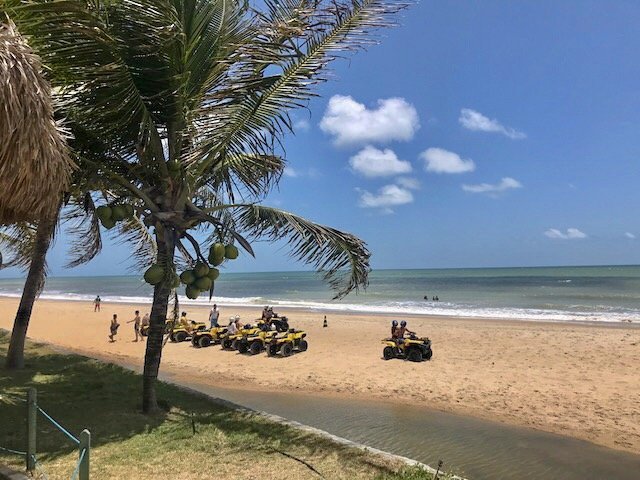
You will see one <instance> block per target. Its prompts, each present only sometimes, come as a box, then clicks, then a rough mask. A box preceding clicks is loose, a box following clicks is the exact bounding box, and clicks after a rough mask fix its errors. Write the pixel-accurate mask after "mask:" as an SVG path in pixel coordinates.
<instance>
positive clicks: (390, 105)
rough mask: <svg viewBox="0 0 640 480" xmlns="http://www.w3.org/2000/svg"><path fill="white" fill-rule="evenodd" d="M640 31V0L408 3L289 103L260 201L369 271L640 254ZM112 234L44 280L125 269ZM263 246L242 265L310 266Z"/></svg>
mask: <svg viewBox="0 0 640 480" xmlns="http://www.w3.org/2000/svg"><path fill="white" fill-rule="evenodd" d="M639 23H640V3H639V2H635V1H622V0H617V1H615V2H611V1H604V0H603V1H589V0H580V1H568V0H564V1H562V2H556V1H539V0H538V1H519V2H512V1H483V2H471V1H449V2H435V1H423V2H421V3H420V4H418V5H414V6H413V7H412V8H411V9H409V10H408V11H406V12H405V13H404V14H403V15H402V18H401V26H400V27H398V28H395V29H392V30H387V31H384V32H383V35H382V43H381V44H380V45H378V46H374V47H371V48H370V49H369V50H368V51H366V52H361V53H359V54H357V55H355V56H354V57H353V58H351V61H349V62H346V61H340V62H338V63H336V64H335V65H334V74H333V79H332V81H330V82H329V83H327V84H324V85H323V86H322V87H321V88H320V89H319V91H320V93H321V97H320V98H318V99H314V101H312V102H311V104H310V105H309V111H299V112H296V113H294V119H295V120H296V124H297V127H298V128H297V131H296V135H295V136H291V137H290V138H288V139H287V141H286V144H285V145H286V153H287V158H288V160H289V162H290V163H289V165H290V170H289V171H288V172H287V173H288V175H286V176H285V177H284V178H283V179H282V182H281V184H280V188H279V190H277V191H275V192H273V194H271V195H270V197H269V199H268V200H267V201H266V202H265V203H266V204H274V205H277V206H279V207H281V208H284V209H287V210H291V211H294V212H296V213H300V214H302V215H304V216H307V217H309V218H311V219H313V220H315V221H318V222H322V223H326V224H329V225H332V226H335V227H338V228H341V229H345V230H348V231H350V232H352V233H355V234H357V235H359V236H360V237H361V238H363V239H364V240H366V241H367V243H368V245H369V248H370V250H371V251H372V253H373V257H372V265H373V267H374V268H430V267H485V266H521V265H523V266H527V265H581V264H638V263H640V220H639V216H638V212H639V211H640V190H639V189H638V184H639V180H640V178H639V170H638V167H637V165H638V157H639V156H640V135H639V133H640V62H638V60H637V52H638V51H639V50H640V33H639V32H638V30H637V25H638V24H639ZM635 236H638V238H637V239H636V238H634V237H635ZM110 243H113V242H108V243H107V245H106V246H105V250H104V253H103V254H102V255H101V256H100V257H99V258H97V259H95V260H94V261H93V262H92V263H90V264H89V265H87V266H84V267H82V268H78V269H76V270H73V271H65V270H63V269H62V268H61V265H62V263H63V261H64V259H63V257H64V250H65V248H64V244H65V238H64V236H60V237H58V240H57V244H56V247H55V248H54V250H53V252H52V254H51V256H50V259H49V263H50V265H51V270H52V273H53V274H54V275H60V274H65V275H98V274H119V273H127V272H128V261H127V257H128V252H127V248H126V247H123V246H114V245H112V244H110ZM257 253H258V256H257V259H255V260H254V259H248V258H241V259H240V260H239V261H237V262H236V264H235V269H237V271H269V270H297V269H303V268H305V267H304V265H302V264H296V263H293V262H291V261H290V260H289V259H288V258H287V256H286V251H285V250H282V249H281V247H280V246H269V245H258V246H257ZM0 275H2V276H4V277H6V276H15V272H11V271H7V272H3V273H2V274H0Z"/></svg>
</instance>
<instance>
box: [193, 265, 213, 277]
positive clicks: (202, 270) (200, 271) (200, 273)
mask: <svg viewBox="0 0 640 480" xmlns="http://www.w3.org/2000/svg"><path fill="white" fill-rule="evenodd" d="M193 273H195V274H196V277H198V278H202V277H206V276H207V273H209V265H207V264H206V263H203V262H198V263H197V264H196V267H195V268H194V269H193Z"/></svg>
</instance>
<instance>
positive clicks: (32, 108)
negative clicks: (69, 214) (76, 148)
mask: <svg viewBox="0 0 640 480" xmlns="http://www.w3.org/2000/svg"><path fill="white" fill-rule="evenodd" d="M42 71H43V67H42V64H41V62H40V58H39V57H38V56H37V55H35V54H34V53H33V51H32V50H31V49H30V48H29V45H27V43H26V41H25V40H24V38H22V37H21V36H20V34H19V33H18V31H17V29H16V27H15V25H14V24H13V23H12V22H11V21H9V20H6V19H4V20H3V19H2V18H1V17H0V225H3V224H9V223H15V222H18V221H34V220H38V219H39V218H42V217H43V216H46V215H49V214H51V213H52V212H53V211H55V210H56V209H57V207H58V205H59V202H60V195H61V192H62V191H64V190H65V189H66V188H67V187H68V183H69V179H70V175H71V171H72V169H73V162H72V160H71V158H70V154H69V149H68V147H67V144H66V140H65V134H64V131H63V129H62V128H61V126H60V125H59V124H58V123H57V122H56V121H55V120H54V112H53V103H52V98H51V86H50V85H49V83H48V82H47V81H46V80H45V79H44V77H43V74H42Z"/></svg>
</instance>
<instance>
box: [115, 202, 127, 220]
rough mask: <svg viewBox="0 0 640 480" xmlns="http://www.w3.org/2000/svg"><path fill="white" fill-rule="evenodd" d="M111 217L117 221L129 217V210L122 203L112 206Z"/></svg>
mask: <svg viewBox="0 0 640 480" xmlns="http://www.w3.org/2000/svg"><path fill="white" fill-rule="evenodd" d="M111 218H113V219H114V220H115V221H116V222H119V221H121V220H124V219H125V218H127V210H126V209H125V208H124V207H123V206H122V205H114V206H113V208H111Z"/></svg>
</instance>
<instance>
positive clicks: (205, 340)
mask: <svg viewBox="0 0 640 480" xmlns="http://www.w3.org/2000/svg"><path fill="white" fill-rule="evenodd" d="M198 345H200V346H201V347H203V348H204V347H208V346H209V345H211V337H209V336H207V335H203V336H201V337H200V338H199V339H198Z"/></svg>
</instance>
